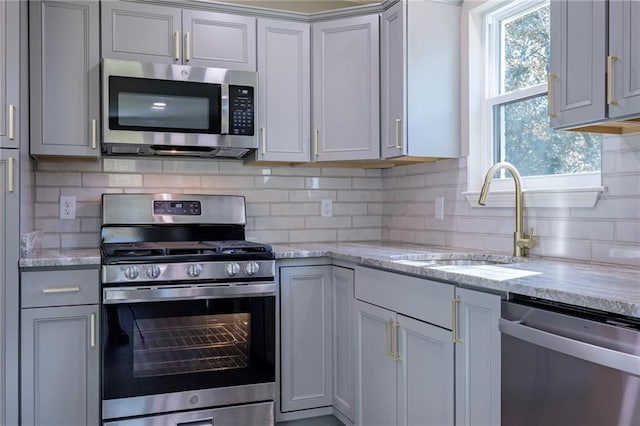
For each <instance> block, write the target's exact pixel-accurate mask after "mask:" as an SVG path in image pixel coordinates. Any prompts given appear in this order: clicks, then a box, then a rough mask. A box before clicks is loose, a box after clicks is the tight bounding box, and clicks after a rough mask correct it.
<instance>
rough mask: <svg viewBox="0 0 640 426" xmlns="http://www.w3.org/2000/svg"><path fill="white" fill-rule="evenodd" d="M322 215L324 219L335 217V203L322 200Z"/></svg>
mask: <svg viewBox="0 0 640 426" xmlns="http://www.w3.org/2000/svg"><path fill="white" fill-rule="evenodd" d="M320 215H321V216H322V217H331V216H333V201H332V200H331V199H330V198H326V199H323V200H322V205H321V207H320Z"/></svg>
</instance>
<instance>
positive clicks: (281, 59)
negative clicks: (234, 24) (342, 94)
mask: <svg viewBox="0 0 640 426" xmlns="http://www.w3.org/2000/svg"><path fill="white" fill-rule="evenodd" d="M310 48H311V42H310V25H309V24H308V23H304V22H288V21H281V20H275V19H258V91H259V95H258V102H259V103H260V104H259V106H258V122H259V129H260V145H259V147H258V152H257V153H256V154H257V155H256V157H255V160H257V161H288V162H309V160H310V151H311V144H310V134H311V132H310V117H311V113H310V111H311V94H310V93H311V70H310V67H311V58H310V53H309V52H310Z"/></svg>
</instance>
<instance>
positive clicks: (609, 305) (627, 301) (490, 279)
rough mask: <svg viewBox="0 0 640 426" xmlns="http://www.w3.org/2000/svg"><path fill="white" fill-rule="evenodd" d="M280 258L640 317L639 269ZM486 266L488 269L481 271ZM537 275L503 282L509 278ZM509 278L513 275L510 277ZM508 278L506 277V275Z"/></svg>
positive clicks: (451, 254) (364, 254) (93, 253)
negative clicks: (377, 271) (340, 265)
mask: <svg viewBox="0 0 640 426" xmlns="http://www.w3.org/2000/svg"><path fill="white" fill-rule="evenodd" d="M273 249H274V252H275V254H276V259H296V258H314V257H330V258H332V259H337V260H342V261H346V262H351V263H356V264H360V265H363V266H370V267H375V268H381V269H387V270H391V271H396V272H401V273H407V274H412V275H418V276H423V277H425V278H432V279H436V280H444V281H450V282H456V283H459V284H460V285H463V286H465V287H470V288H476V289H480V290H482V289H486V290H491V291H497V292H503V293H514V294H521V295H526V296H533V297H538V298H541V299H547V300H552V301H556V302H562V303H567V304H571V305H576V306H583V307H587V308H592V309H599V310H602V311H607V312H611V313H616V314H621V315H627V316H632V317H636V318H640V269H638V268H632V267H622V266H617V265H597V264H589V263H580V262H571V261H565V260H556V259H549V258H536V257H530V258H526V259H517V262H518V263H510V262H512V261H513V260H514V258H512V257H511V256H508V255H500V254H491V253H485V252H474V251H469V250H460V249H451V248H446V247H437V246H424V245H413V244H400V243H380V242H362V243H302V244H290V245H273ZM461 257H462V258H465V259H487V260H494V261H499V262H505V263H508V264H506V265H498V267H496V266H488V267H486V266H482V267H475V266H470V267H466V266H465V267H462V266H443V267H438V268H431V267H425V266H423V265H421V264H420V260H423V259H428V258H440V259H442V258H461ZM78 265H96V266H99V265H100V252H99V250H43V251H41V252H40V253H38V254H37V255H36V256H33V257H31V258H24V259H20V267H21V268H23V270H25V269H26V268H31V267H56V266H78ZM483 268H484V269H483ZM495 271H498V272H501V271H505V272H509V273H513V274H514V275H518V274H519V273H522V274H526V273H527V272H523V271H528V272H531V273H535V275H529V276H522V277H516V278H511V279H505V277H506V275H505V276H503V275H501V274H496V273H495ZM507 275H509V274H507ZM507 278H508V277H507Z"/></svg>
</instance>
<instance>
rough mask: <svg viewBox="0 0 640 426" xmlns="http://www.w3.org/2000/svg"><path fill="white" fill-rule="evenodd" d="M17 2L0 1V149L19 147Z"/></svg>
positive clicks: (18, 35) (18, 19)
mask: <svg viewBox="0 0 640 426" xmlns="http://www.w3.org/2000/svg"><path fill="white" fill-rule="evenodd" d="M19 9H20V3H19V2H17V1H13V0H0V148H18V140H19V139H18V130H19V127H20V126H18V112H19V109H18V108H19V106H20V105H19V90H18V88H19V87H20V84H19V81H18V80H19V77H20V65H19V64H20V58H19V54H20V51H19V49H20V28H19V24H20V10H19Z"/></svg>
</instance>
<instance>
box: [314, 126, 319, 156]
mask: <svg viewBox="0 0 640 426" xmlns="http://www.w3.org/2000/svg"><path fill="white" fill-rule="evenodd" d="M319 138H320V129H316V131H315V136H314V138H313V155H314V156H315V157H317V156H318V154H319V153H318V139H319Z"/></svg>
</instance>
